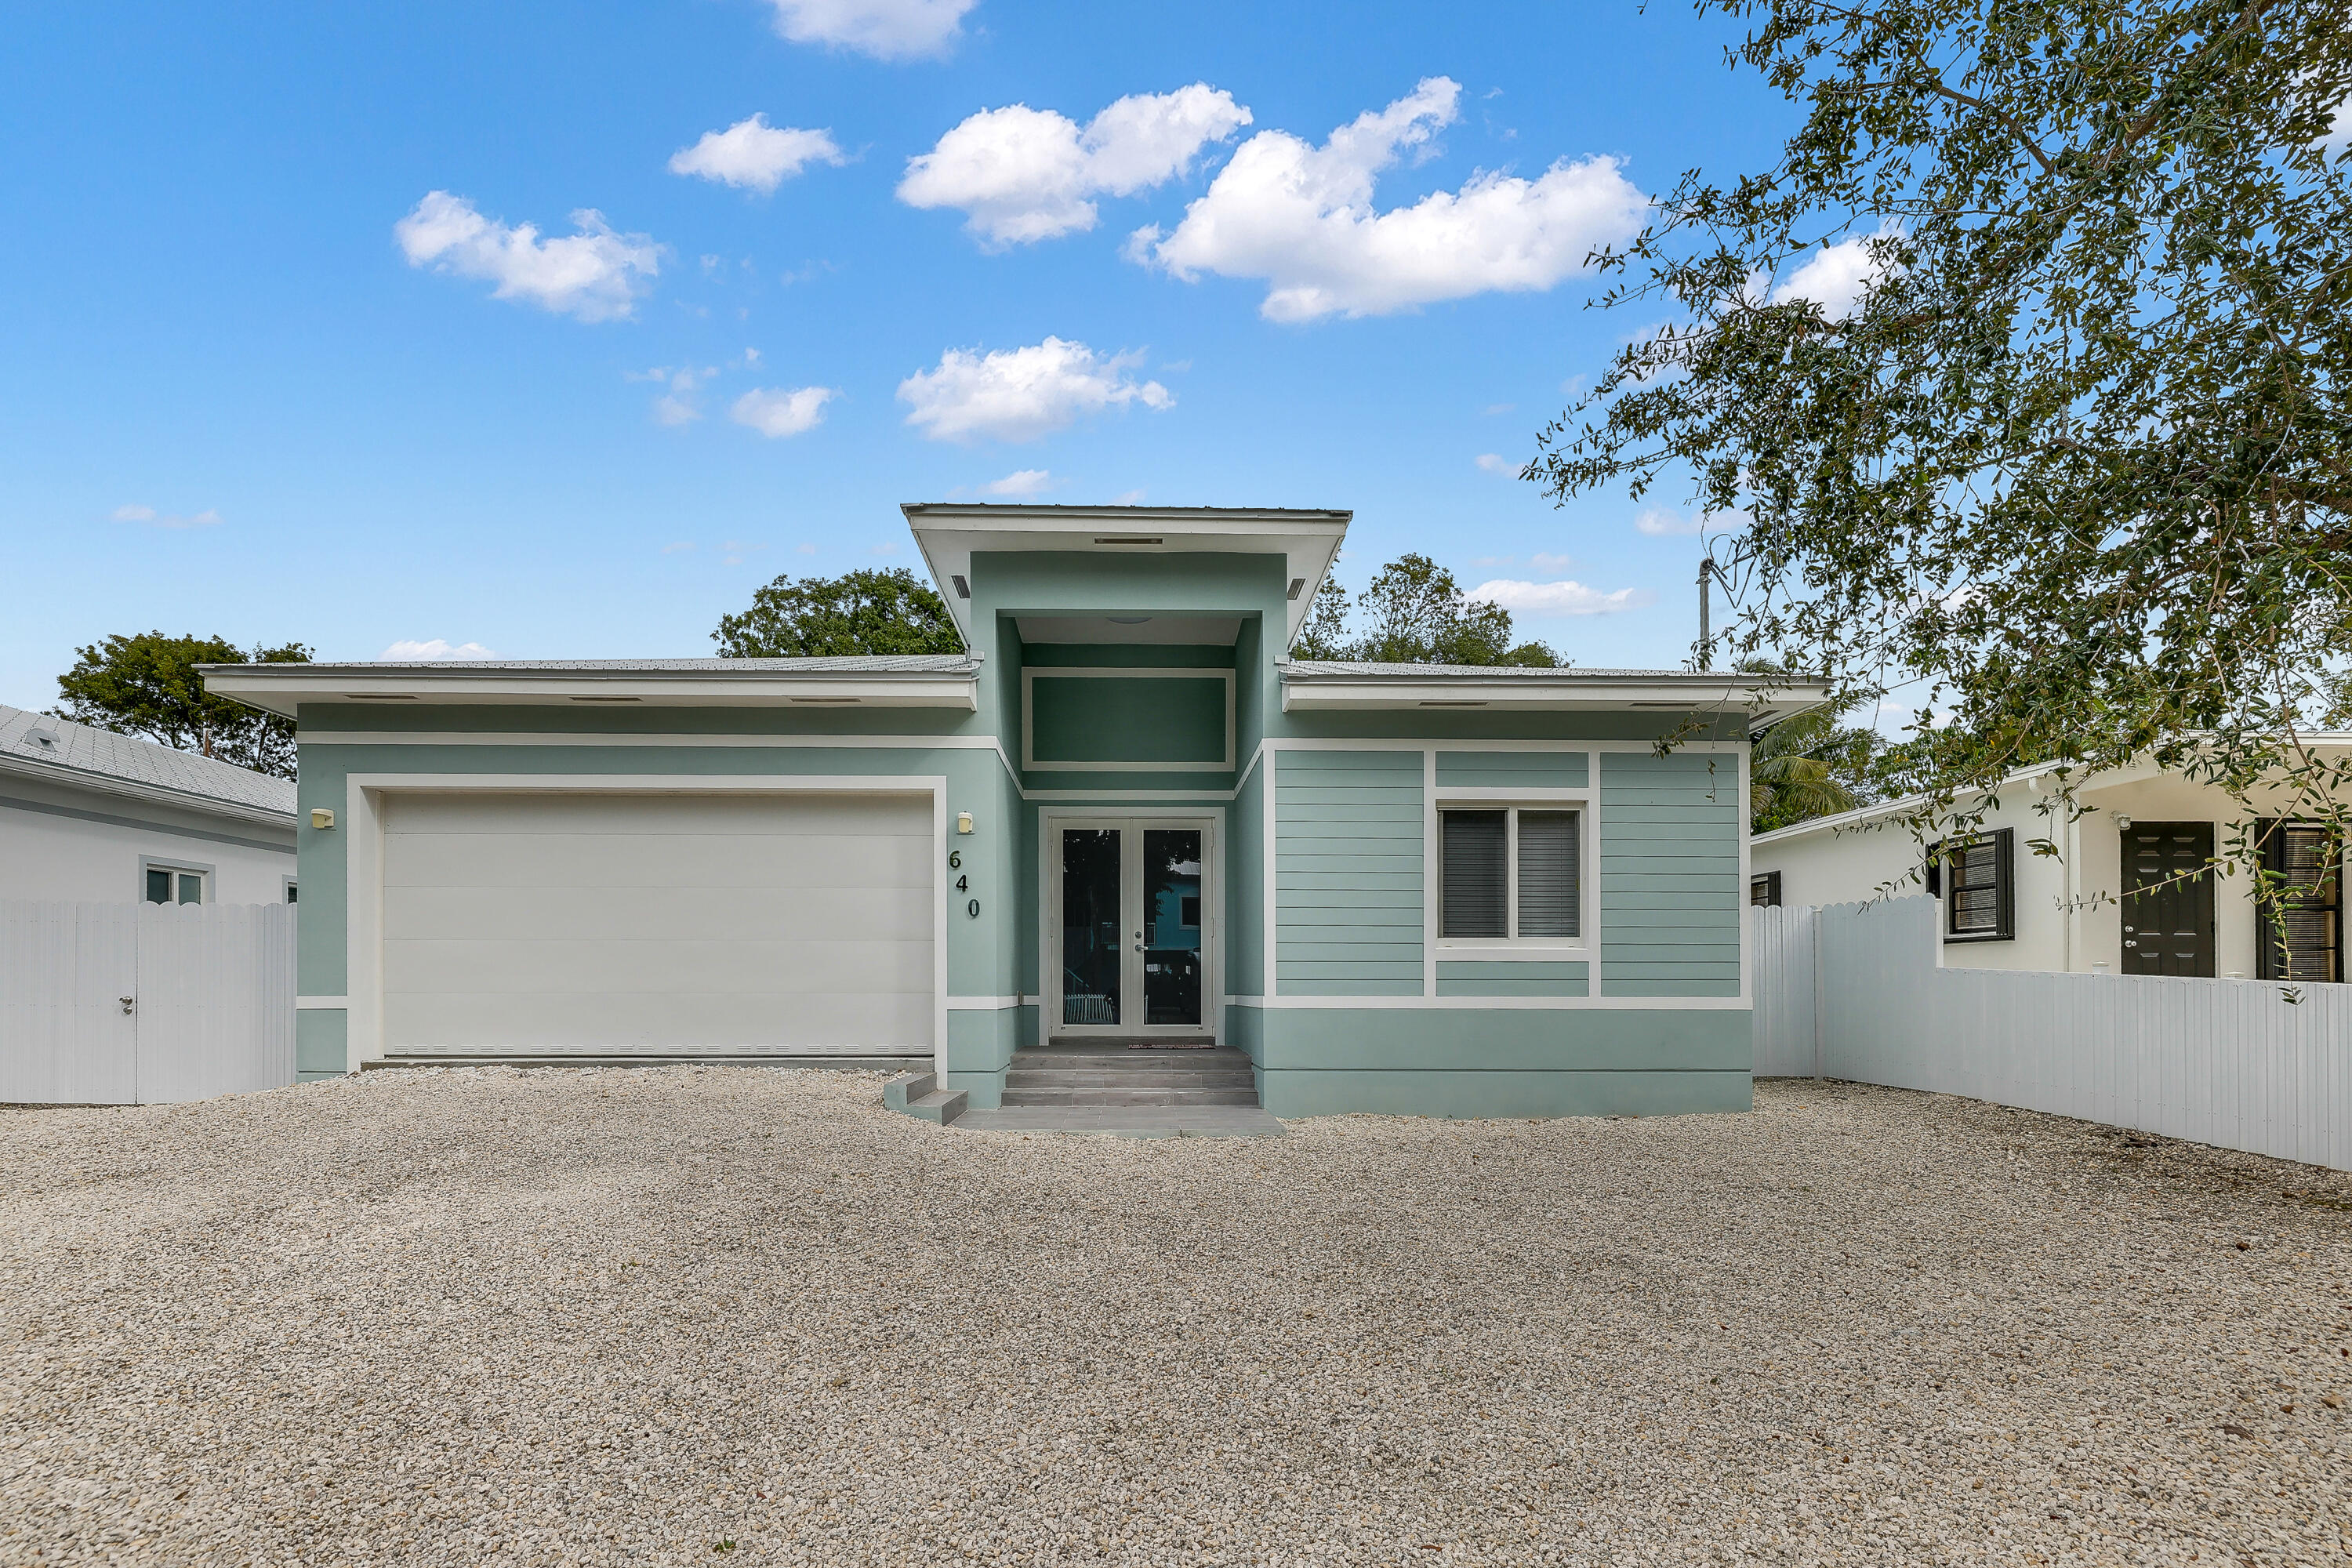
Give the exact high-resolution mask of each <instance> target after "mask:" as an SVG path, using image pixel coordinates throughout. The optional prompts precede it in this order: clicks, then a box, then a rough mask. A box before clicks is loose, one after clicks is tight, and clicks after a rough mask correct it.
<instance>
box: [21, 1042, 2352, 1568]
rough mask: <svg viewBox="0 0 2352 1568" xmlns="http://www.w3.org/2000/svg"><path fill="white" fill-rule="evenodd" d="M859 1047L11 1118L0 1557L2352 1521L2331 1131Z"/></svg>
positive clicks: (1852, 1095)
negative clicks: (1034, 1096)
mask: <svg viewBox="0 0 2352 1568" xmlns="http://www.w3.org/2000/svg"><path fill="white" fill-rule="evenodd" d="M880 1087H881V1080H880V1079H878V1078H877V1077H874V1076H869V1075H864V1074H856V1073H847V1072H840V1073H803V1074H791V1073H776V1072H770V1071H766V1070H761V1069H743V1068H735V1069H729V1068H667V1069H656V1070H638V1071H625V1070H624V1071H609V1072H595V1071H572V1072H565V1071H542V1072H530V1073H523V1072H516V1071H511V1070H498V1069H481V1068H468V1069H456V1070H442V1071H428V1072H387V1073H377V1074H370V1075H368V1076H367V1077H365V1078H362V1079H350V1080H342V1081H338V1082H332V1083H324V1084H317V1085H312V1086H309V1087H305V1088H300V1089H283V1090H278V1091H276V1092H273V1093H268V1094H257V1095H249V1096H245V1097H241V1098H236V1099H226V1100H212V1101H209V1102H206V1103H204V1104H200V1105H192V1106H180V1107H150V1108H145V1109H140V1110H105V1111H89V1110H56V1111H13V1112H5V1113H0V1562H5V1563H52V1562H58V1563H63V1562H74V1563H89V1562H100V1561H105V1562H112V1563H248V1562H250V1563H303V1564H321V1565H323V1564H331V1563H569V1562H593V1563H607V1562H614V1563H618V1562H635V1563H688V1562H700V1563H716V1562H724V1563H802V1562H822V1563H893V1564H895V1563H919V1562H957V1563H960V1562H965V1561H970V1560H975V1559H976V1560H979V1561H983V1562H1029V1563H1080V1562H1113V1563H1299V1562H1311V1563H1349V1564H1353V1563H1420V1564H1433V1563H1434V1564H1444V1563H1456V1562H1465V1563H1467V1562H1496V1563H1515V1562H1550V1561H1560V1562H1580V1563H1648V1562H1729V1561H1762V1562H1814V1561H1830V1560H1835V1561H1839V1562H1842V1563H1853V1562H1856V1561H1863V1562H1884V1563H1942V1562H1969V1563H2003V1564H2008V1563H2042V1562H2051V1563H2108V1562H2116V1563H2124V1562H2128V1563H2172V1562H2181V1563H2188V1562H2196V1563H2209V1564H2210V1563H2217V1562H2218V1563H2236V1562H2239V1561H2252V1562H2257V1563H2284V1562H2296V1563H2308V1562H2315V1561H2322V1560H2326V1561H2337V1562H2340V1561H2343V1560H2344V1558H2345V1556H2346V1554H2347V1535H2346V1533H2345V1532H2346V1530H2347V1522H2352V1487H2347V1479H2352V1462H2347V1451H2346V1450H2347V1443H2346V1430H2347V1429H2346V1422H2347V1417H2352V1411H2347V1410H2346V1409H2344V1408H2342V1407H2341V1403H2352V1358H2347V1354H2346V1352H2347V1348H2352V1292H2347V1281H2352V1179H2347V1178H2346V1177H2344V1176H2341V1175H2329V1174H2326V1173H2318V1172H2315V1171H2312V1170H2310V1169H2309V1168H2306V1167H2298V1166H2291V1165H2284V1164H2281V1163H2275V1162H2271V1161H2264V1160H2260V1159H2256V1158H2253V1157H2252V1156H2241V1155H2232V1154H2220V1153H2216V1152H2212V1151H2210V1150H2202V1149H2196V1148H2191V1147H2188V1146H2185V1145H2179V1144H2172V1143H2166V1142H2159V1141H2156V1140H2150V1139H2147V1138H2144V1137H2139V1136H2137V1135H2133V1136H2129V1137H2126V1136H2125V1135H2122V1134H2117V1133H2113V1132H2109V1131H2104V1130H2100V1129H2095V1128H2090V1127H2086V1126H2084V1125H2083V1124H2081V1123H2076V1122H2066V1121H2056V1120H2053V1119H2051V1118H2048V1117H2042V1116H2035V1115H2031V1114H2026V1113H2021V1112H2011V1111H2004V1110H1998V1109H1995V1108H1991V1107H1987V1106H1982V1105H1978V1104H1973V1103H1970V1102H1968V1101H1964V1100H1945V1099H1938V1098H1933V1097H1928V1096H1923V1095H1917V1094H1908V1093H1903V1092H1899V1091H1894V1090H1884V1089H1855V1088H1844V1087H1838V1086H1821V1085H1816V1084H1811V1083H1807V1082H1798V1081H1790V1082H1782V1083H1768V1084H1766V1085H1764V1086H1763V1087H1762V1088H1761V1089H1760V1090H1759V1095H1758V1109H1757V1110H1756V1112H1755V1114H1753V1115H1750V1116H1720V1117H1688V1118H1670V1119H1655V1120H1649V1121H1639V1120H1626V1121H1551V1122H1543V1123H1535V1122H1486V1123H1451V1122H1436V1121H1412V1120H1405V1119H1399V1118H1375V1117H1346V1118H1330V1119H1326V1120H1322V1121H1310V1122H1301V1123H1296V1124H1294V1125H1293V1129H1292V1132H1291V1135H1290V1136H1289V1137H1287V1138H1283V1139H1269V1140H1240V1141H1233V1142H1207V1141H1192V1140H1186V1141H1181V1142H1133V1141H1118V1140H1108V1139H1076V1138H1052V1137H1035V1136H1029V1137H1024V1136H1023V1135H1020V1134H1013V1133H971V1132H959V1131H952V1130H949V1131H942V1130H940V1129H938V1128H934V1127H930V1126H927V1125H925V1124H922V1123H919V1122H916V1121H911V1120H908V1119H907V1118H904V1117H898V1116H894V1115H891V1114H889V1113H887V1112H886V1111H884V1110H880V1109H879V1107H878V1104H877V1101H878V1099H879V1093H880ZM2339 1402H2341V1403H2339ZM730 1543H731V1544H730Z"/></svg>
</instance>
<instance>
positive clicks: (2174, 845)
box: [2122, 822, 2213, 980]
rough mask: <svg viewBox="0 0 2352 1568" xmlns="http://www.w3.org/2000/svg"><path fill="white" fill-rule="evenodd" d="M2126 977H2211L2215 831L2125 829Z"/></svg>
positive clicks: (2175, 825) (2195, 825) (2154, 826)
mask: <svg viewBox="0 0 2352 1568" xmlns="http://www.w3.org/2000/svg"><path fill="white" fill-rule="evenodd" d="M2123 840H2124V844H2123V848H2124V952H2123V966H2122V967H2123V972H2124V973H2126V974H2189V975H2202V976H2203V977H2205V978H2206V979H2209V980H2210V979H2211V978H2212V976H2213V825H2212V824H2211V823H2210V822H2135V823H2133V824H2132V825H2131V826H2129V827H2126V828H2125V829H2124V833H2123Z"/></svg>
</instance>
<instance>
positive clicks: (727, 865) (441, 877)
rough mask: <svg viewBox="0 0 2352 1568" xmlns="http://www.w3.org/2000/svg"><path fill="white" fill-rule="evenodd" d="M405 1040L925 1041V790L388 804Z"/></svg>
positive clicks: (490, 1048) (592, 1043) (386, 939)
mask: <svg viewBox="0 0 2352 1568" xmlns="http://www.w3.org/2000/svg"><path fill="white" fill-rule="evenodd" d="M383 821H384V824H385V833H384V840H383V874H384V886H383V1018H384V1030H385V1037H386V1039H385V1043H386V1045H387V1047H389V1048H390V1049H391V1050H393V1051H395V1052H401V1051H427V1052H429V1051H430V1050H433V1049H436V1048H438V1049H446V1050H453V1051H454V1050H461V1049H471V1050H476V1051H480V1052H485V1053H492V1054H495V1053H497V1052H501V1051H509V1052H525V1053H542V1054H543V1053H547V1052H551V1051H562V1050H572V1051H580V1052H590V1053H593V1052H594V1051H596V1050H599V1049H610V1050H614V1051H637V1052H650V1051H660V1050H664V1049H675V1050H678V1051H684V1052H692V1051H694V1050H697V1049H702V1050H709V1051H712V1052H714V1053H724V1052H740V1051H758V1050H761V1049H766V1050H789V1049H814V1048H817V1047H829V1048H834V1049H844V1050H846V1049H857V1048H863V1049H872V1050H897V1051H901V1052H909V1053H912V1052H920V1051H924V1050H928V1049H929V1047H930V1046H931V1044H932V1043H933V1041H932V1036H933V1033H934V1030H935V1028H936V1025H935V1023H934V1019H935V1016H936V1015H935V1013H934V1007H935V1005H936V998H935V996H934V994H933V987H934V985H935V984H936V973H937V970H936V952H935V951H934V947H933V938H932V931H933V924H934V921H935V920H936V918H937V916H936V910H937V903H936V894H935V892H934V890H933V888H932V884H931V877H932V872H933V865H932V861H933V858H934V857H935V856H936V854H937V846H936V840H935V838H934V837H932V815H931V804H930V801H929V797H928V796H923V797H908V796H904V795H893V796H881V797H860V796H834V795H724V796H701V795H643V794H640V795H596V794H584V793H583V794H579V795H495V794H481V795H416V796H413V797H404V796H400V795H392V796H390V797H388V798H387V799H386V801H385V809H384V812H383Z"/></svg>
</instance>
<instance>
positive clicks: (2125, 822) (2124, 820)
mask: <svg viewBox="0 0 2352 1568" xmlns="http://www.w3.org/2000/svg"><path fill="white" fill-rule="evenodd" d="M2116 826H2117V827H2120V828H2122V829H2123V830H2124V831H2125V832H2126V833H2129V832H2130V831H2131V818H2130V817H2128V816H2125V815H2124V814H2123V813H2122V812H2120V811H2119V812H2117V813H2116Z"/></svg>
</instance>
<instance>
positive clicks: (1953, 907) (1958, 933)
mask: <svg viewBox="0 0 2352 1568" xmlns="http://www.w3.org/2000/svg"><path fill="white" fill-rule="evenodd" d="M2016 837H2017V831H2016V829H2014V828H2010V827H2000V828H1996V829H1994V830H1993V831H1992V832H1990V833H1985V834H1979V835H1978V836H1977V837H1974V838H1967V839H1961V840H1959V841H1958V842H1954V843H1947V844H1939V845H1937V847H1936V848H1935V851H1934V858H1933V860H1932V862H1931V874H1930V876H1929V879H1928V881H1929V888H1928V890H1929V891H1930V892H1933V891H1936V890H1937V889H1936V886H1935V884H1936V883H1937V882H1938V881H1940V882H1941V884H1942V889H1941V890H1942V892H1943V896H1944V940H1945V941H1946V942H2009V941H2011V940H2013V939H2014V938H2015V936H2016V934H2017V933H2016V922H2015V910H2016V908H2017V889H2016V886H2015V883H2016V864H2015V859H2014V844H2015V841H2016ZM1937 871H1940V872H1941V875H1940V877H1938V876H1937V875H1935V874H1933V873H1934V872H1937Z"/></svg>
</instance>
